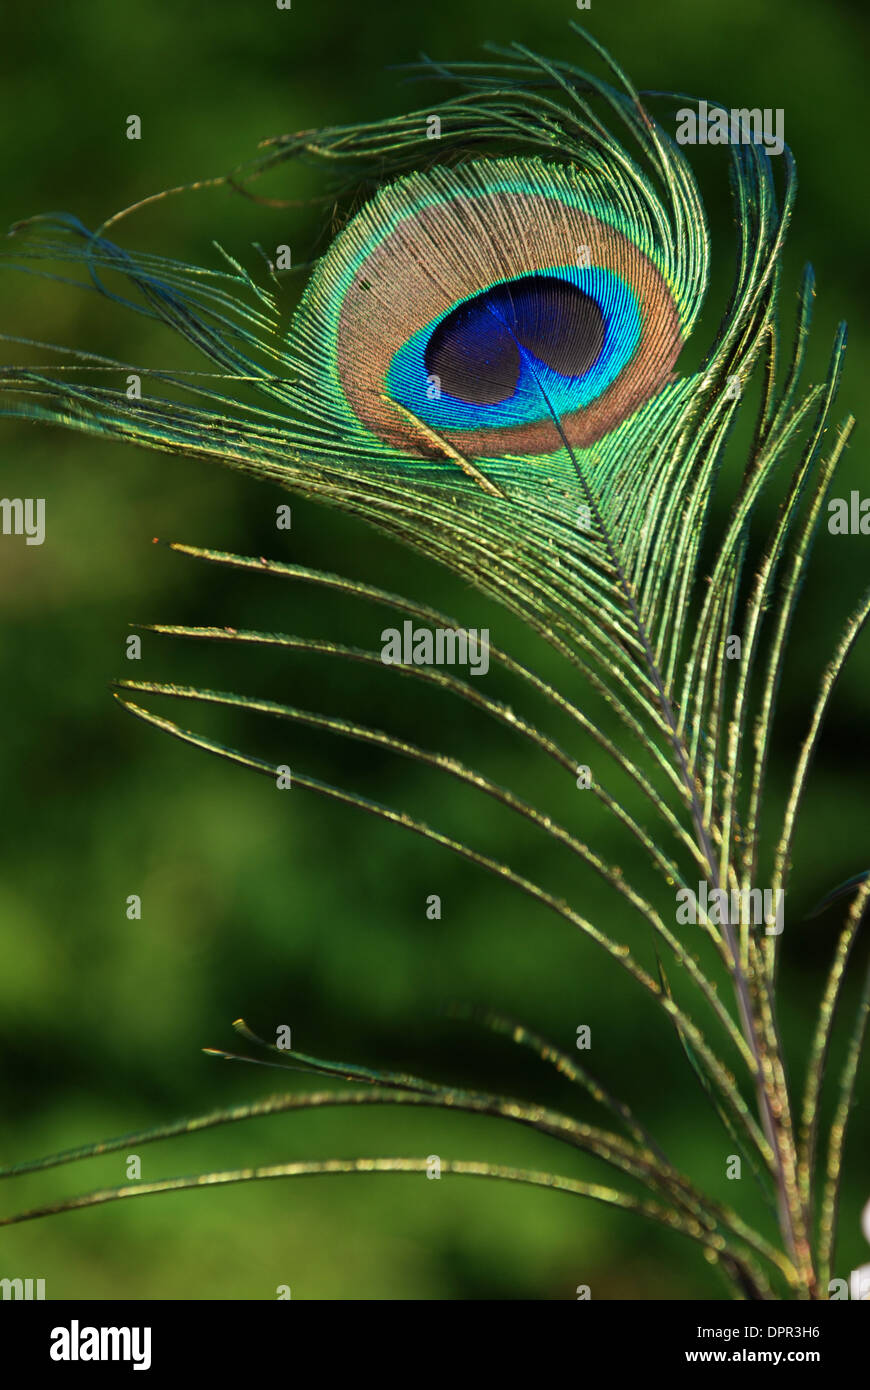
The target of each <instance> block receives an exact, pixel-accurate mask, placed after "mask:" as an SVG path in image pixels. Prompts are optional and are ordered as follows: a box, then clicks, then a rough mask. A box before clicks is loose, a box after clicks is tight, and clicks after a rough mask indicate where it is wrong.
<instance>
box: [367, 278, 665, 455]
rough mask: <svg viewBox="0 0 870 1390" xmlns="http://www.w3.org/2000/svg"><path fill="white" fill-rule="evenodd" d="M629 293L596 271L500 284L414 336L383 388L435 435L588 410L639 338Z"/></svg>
mask: <svg viewBox="0 0 870 1390" xmlns="http://www.w3.org/2000/svg"><path fill="white" fill-rule="evenodd" d="M641 327H642V325H641V316H640V309H639V306H638V302H637V298H636V296H635V294H634V292H633V291H632V289H631V288H630V287H629V286H628V285H627V284H626V283H625V282H624V281H623V280H622V279H621V278H620V277H619V276H618V275H616V274H615V273H614V272H613V271H610V270H603V269H601V268H600V267H597V266H589V267H579V266H557V267H554V268H552V269H549V270H545V271H537V272H535V273H534V274H531V275H524V276H521V277H519V278H517V279H513V280H507V281H500V282H498V283H496V284H494V285H491V286H489V287H487V288H486V289H484V290H482V291H480V293H478V294H476V295H472V296H469V297H468V298H467V299H464V300H460V301H459V303H457V304H455V305H454V306H453V307H452V308H451V309H448V310H447V311H446V312H444V313H442V314H439V316H438V317H437V318H436V319H434V320H432V321H431V322H430V323H428V324H426V325H425V327H424V328H421V329H419V330H418V331H417V332H416V333H414V334H413V335H412V336H411V337H410V338H409V339H408V341H407V342H406V343H404V344H403V345H402V347H400V348H399V349H398V350H397V351H396V352H395V353H394V355H393V358H392V361H391V362H390V366H389V368H388V370H387V378H386V387H387V390H388V391H389V393H390V395H391V396H392V397H393V399H394V400H396V401H398V402H399V403H400V404H401V405H404V406H405V407H406V408H407V409H408V410H411V411H413V413H414V414H415V415H416V416H417V417H418V418H419V419H421V420H423V421H425V422H426V423H427V424H430V425H432V427H433V428H434V429H448V430H450V429H452V430H462V429H487V428H491V429H498V428H506V427H508V426H511V425H518V424H529V423H533V422H535V421H537V420H543V419H548V418H549V410H548V408H547V404H546V402H545V400H544V397H543V395H542V392H541V387H542V386H543V388H544V391H545V392H546V394H547V396H548V398H549V400H550V402H551V404H552V406H553V408H554V409H555V410H556V411H557V412H558V413H559V414H560V415H564V414H568V413H570V412H571V411H574V410H577V409H579V408H582V407H583V406H587V405H590V404H591V403H592V402H593V401H594V400H596V399H597V397H598V396H600V395H601V394H602V393H603V392H604V391H605V390H606V389H607V387H608V386H610V384H611V383H612V382H613V381H614V380H615V379H616V377H617V376H619V374H620V372H621V371H622V370H623V368H624V367H625V366H626V365H627V364H628V362H630V361H631V358H632V357H633V356H634V353H635V351H636V350H637V346H638V344H639V342H640V338H641Z"/></svg>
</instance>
